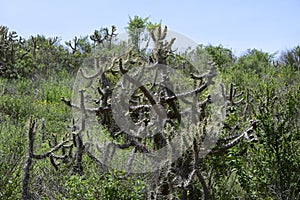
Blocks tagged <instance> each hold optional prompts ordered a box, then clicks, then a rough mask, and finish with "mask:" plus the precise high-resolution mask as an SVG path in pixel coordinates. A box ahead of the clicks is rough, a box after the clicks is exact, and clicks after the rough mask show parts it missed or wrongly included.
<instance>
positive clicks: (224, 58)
mask: <svg viewBox="0 0 300 200" xmlns="http://www.w3.org/2000/svg"><path fill="white" fill-rule="evenodd" d="M204 49H205V50H206V51H207V53H208V54H209V55H210V56H211V58H212V60H213V61H214V62H215V63H216V64H217V66H219V67H226V66H229V65H231V64H232V63H233V62H234V60H235V58H234V55H233V53H232V51H231V50H230V49H227V48H224V47H223V46H222V45H219V46H212V45H208V46H205V47H204Z"/></svg>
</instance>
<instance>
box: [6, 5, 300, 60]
mask: <svg viewBox="0 0 300 200" xmlns="http://www.w3.org/2000/svg"><path fill="white" fill-rule="evenodd" d="M134 15H138V16H141V17H147V16H150V21H153V22H159V21H160V20H161V21H162V24H164V25H167V26H168V28H169V29H171V30H173V31H176V32H179V33H181V34H183V35H185V36H188V37H189V38H191V39H192V40H194V41H195V42H197V43H201V44H204V45H207V44H213V45H219V44H222V45H223V46H224V47H226V48H230V49H232V50H233V52H234V53H235V54H241V53H243V52H245V51H246V50H247V49H249V48H256V49H259V50H263V51H266V52H270V53H274V52H276V51H277V50H279V52H280V51H281V50H286V49H289V48H292V47H294V46H296V45H299V44H300V1H299V0H182V1H175V0H173V1H167V0H165V1H164V0H151V1H150V0H147V1H144V0H123V1H121V0H114V1H109V0H106V1H102V0H85V1H79V0H2V2H1V12H0V25H5V26H8V27H9V28H10V29H11V30H15V31H17V33H18V34H19V35H21V36H24V37H26V38H27V37H28V36H30V35H37V34H43V35H45V36H59V37H61V39H62V41H66V40H70V39H71V38H73V37H74V36H85V35H90V34H92V33H93V31H94V30H95V29H99V28H100V27H106V26H111V25H113V24H114V25H116V26H117V28H118V32H119V33H122V32H124V27H126V25H127V22H128V16H132V17H133V16H134Z"/></svg>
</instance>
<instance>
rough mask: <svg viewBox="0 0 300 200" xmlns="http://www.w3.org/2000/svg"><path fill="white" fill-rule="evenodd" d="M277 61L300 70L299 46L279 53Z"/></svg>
mask: <svg viewBox="0 0 300 200" xmlns="http://www.w3.org/2000/svg"><path fill="white" fill-rule="evenodd" d="M279 61H280V62H281V63H282V64H284V65H289V66H291V67H294V68H295V69H297V70H300V46H299V45H298V46H296V47H294V48H293V49H291V50H287V51H285V52H283V53H282V54H281V55H280V58H279Z"/></svg>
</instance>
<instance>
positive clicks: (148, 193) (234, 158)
mask: <svg viewBox="0 0 300 200" xmlns="http://www.w3.org/2000/svg"><path fill="white" fill-rule="evenodd" d="M127 31H128V35H129V37H130V38H129V40H128V42H127V41H125V42H120V41H117V40H116V39H117V28H116V27H115V26H112V27H109V28H101V29H100V30H95V31H94V32H93V33H92V34H91V35H90V36H85V37H74V39H73V40H71V41H67V42H65V43H64V44H62V43H61V42H60V41H59V39H58V38H57V37H55V38H47V37H45V36H41V35H37V36H31V37H30V38H28V39H25V38H22V37H21V36H19V35H17V33H16V32H14V31H10V30H9V29H8V28H7V27H4V26H1V27H0V94H1V95H0V138H1V141H2V142H1V144H0V175H1V179H0V198H1V199H22V198H23V199H299V198H300V187H299V185H300V166H299V165H300V117H299V116H300V106H299V102H300V70H299V60H300V53H299V49H300V47H299V46H295V48H293V49H291V50H286V51H284V52H282V54H281V55H279V56H278V58H276V57H275V56H276V55H273V54H269V53H266V52H262V51H260V50H257V49H249V50H248V51H247V52H246V53H245V54H244V55H242V56H240V57H236V56H235V55H233V53H232V52H231V50H230V49H227V48H223V47H222V46H221V45H220V46H212V45H208V46H204V45H199V46H198V47H197V48H196V49H194V50H187V51H186V52H185V53H180V54H179V53H177V52H176V51H175V50H174V49H173V48H172V45H173V43H174V41H175V40H176V39H171V40H170V41H166V40H165V38H166V34H167V33H168V30H167V27H162V26H161V23H153V22H150V21H149V18H145V19H143V18H140V17H138V16H135V17H134V18H130V19H129V23H128V26H127ZM148 40H151V41H153V43H154V44H155V48H153V49H152V50H151V51H150V52H149V51H147V45H148V43H147V41H148ZM88 62H91V63H93V64H92V66H91V67H92V68H93V69H89V68H88V69H86V68H85V69H84V68H81V66H85V65H87V64H88ZM105 64H106V65H107V70H106V71H105V73H103V74H102V75H101V76H100V78H99V77H97V78H95V79H94V78H93V76H92V75H93V74H97V70H98V67H99V65H100V66H102V65H105ZM147 65H151V66H154V67H155V66H157V67H159V66H162V65H169V66H172V69H173V70H175V71H176V72H177V73H178V74H180V75H181V76H182V77H183V78H182V79H180V80H177V81H176V84H175V85H174V88H178V87H179V88H180V87H182V88H186V87H187V85H188V84H189V83H191V85H193V88H192V90H188V91H185V92H186V93H185V94H183V93H181V92H178V93H176V92H173V93H171V92H170V91H169V90H168V88H167V87H166V86H165V85H164V84H165V82H164V81H161V82H160V83H159V84H154V83H150V84H145V85H144V86H143V87H140V86H139V87H137V85H138V84H137V83H136V82H134V81H132V80H131V79H130V76H128V77H127V79H126V80H124V82H123V86H124V88H125V89H126V90H129V89H132V88H131V87H133V86H135V87H137V88H138V89H136V90H134V94H133V95H131V96H130V97H128V98H129V99H128V100H129V102H130V105H129V108H130V112H129V116H130V119H132V120H133V121H134V122H135V123H136V124H144V126H145V127H146V128H147V127H150V126H151V123H150V121H151V115H150V113H151V112H154V113H156V114H157V116H162V115H160V111H159V109H157V110H156V109H155V105H156V103H154V101H157V102H160V103H159V104H160V105H161V106H162V107H163V108H164V109H165V110H167V111H168V112H167V114H166V116H165V118H163V119H166V120H165V121H166V122H165V123H164V124H163V125H162V127H163V131H165V132H163V131H159V132H156V133H155V134H154V135H153V136H151V137H149V138H147V137H146V138H139V137H135V136H134V135H130V134H128V133H127V132H126V131H124V130H122V129H121V128H120V127H119V126H118V121H117V120H116V119H115V118H114V117H113V112H112V109H111V105H112V101H113V98H112V96H111V94H112V93H113V91H116V90H118V88H122V86H121V85H119V83H118V81H119V79H120V78H121V77H122V76H126V73H127V72H128V71H130V70H131V69H135V71H139V70H140V69H143V66H147ZM203 66H204V69H205V71H202V68H203ZM200 68H201V69H200ZM159 69H160V68H159ZM162 71H163V70H162ZM205 72H207V73H205ZM216 73H218V76H220V77H221V78H222V80H223V82H222V83H221V84H220V87H221V88H220V93H221V94H222V97H223V98H224V99H225V102H226V117H225V119H224V122H223V124H222V129H220V130H219V133H218V135H219V136H220V137H219V138H218V140H217V141H216V144H215V145H214V146H213V147H212V148H211V149H210V151H209V152H208V153H207V154H206V155H205V156H201V151H200V147H202V146H201V145H202V144H203V142H204V141H203V138H204V136H207V135H209V134H210V132H208V131H207V130H208V129H207V124H208V122H209V119H210V118H211V117H212V116H213V114H214V113H213V111H214V110H213V109H212V108H213V101H212V94H211V95H209V93H210V92H211V91H210V90H209V88H208V85H209V84H210V83H212V82H214V81H217V80H216V79H213V78H214V77H215V74H216ZM162 74H163V72H162ZM130 75H131V74H130ZM79 77H81V78H84V77H86V79H85V80H86V82H89V81H91V84H90V85H91V87H85V88H84V89H85V90H81V89H83V88H79V86H78V85H77V81H78V78H79ZM171 78H172V77H170V79H171ZM167 79H168V78H166V79H165V81H166V80H167ZM90 88H95V90H94V91H96V95H95V96H96V97H97V98H96V99H93V100H92V101H91V102H88V101H87V99H86V96H84V94H90V92H93V91H92V90H91V89H90ZM174 91H177V90H176V89H174ZM76 92H77V93H76ZM81 94H82V96H81ZM149 94H150V95H149ZM156 94H160V96H159V97H157V98H155V99H154V98H152V97H153V96H155V95H156ZM185 95H186V96H188V95H194V96H193V97H194V98H196V100H197V101H196V102H200V103H198V104H197V105H196V106H195V107H196V109H197V112H196V113H197V117H198V118H197V120H198V121H197V123H195V124H194V129H193V132H192V133H193V134H192V137H190V138H189V137H186V138H185V136H187V135H188V136H189V134H188V133H187V132H180V129H179V128H178V127H180V125H181V123H185V121H184V120H185V118H184V117H183V116H184V114H183V113H182V111H183V108H184V105H182V103H181V102H180V101H179V100H178V99H177V98H175V97H179V96H180V97H184V96H185ZM83 96H84V98H83ZM117 97H118V98H122V97H119V96H117ZM81 100H84V101H85V105H87V102H88V103H90V104H89V105H92V106H93V107H92V108H90V107H89V108H88V107H87V106H85V105H84V104H82V103H81V102H82V101H81ZM188 101H191V102H195V99H188ZM153 107H154V111H150V110H151V108H153ZM78 108H79V109H78ZM89 109H90V110H89ZM83 112H87V113H89V114H88V115H89V117H90V118H93V119H95V120H96V121H97V123H98V125H99V127H101V131H100V134H103V135H107V136H108V137H109V138H110V141H111V144H112V145H113V148H120V149H124V150H128V151H129V152H136V153H137V152H154V151H157V150H160V149H162V148H164V147H165V146H166V145H168V144H169V143H170V142H171V141H172V139H173V138H174V137H175V136H176V135H179V136H180V139H182V138H185V139H186V140H189V141H190V144H191V145H190V146H188V147H187V148H186V149H185V151H184V152H182V154H180V155H178V158H176V159H173V160H168V161H169V163H168V165H167V166H163V167H162V168H159V169H156V170H154V171H147V172H145V173H134V169H132V168H130V167H131V164H130V163H132V162H133V161H132V160H134V158H133V157H129V159H128V160H127V163H129V164H128V168H127V170H118V169H112V168H110V166H109V165H108V164H107V163H108V162H105V161H104V160H103V159H102V160H101V159H99V157H98V156H97V155H96V154H95V151H92V147H93V146H91V145H89V144H86V143H84V141H85V139H86V137H87V135H88V134H87V132H88V131H89V129H88V128H89V127H88V126H87V124H85V123H86V122H85V121H84V120H85V118H83V117H82V113H83ZM158 122H160V120H158ZM149 130H151V129H150V128H149ZM165 136H167V137H165ZM118 155H119V154H118ZM116 156H117V155H116ZM111 159H112V160H114V159H120V158H119V157H116V158H115V157H114V156H113V155H112V156H111ZM148 167H149V166H148ZM146 168H147V167H146Z"/></svg>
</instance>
